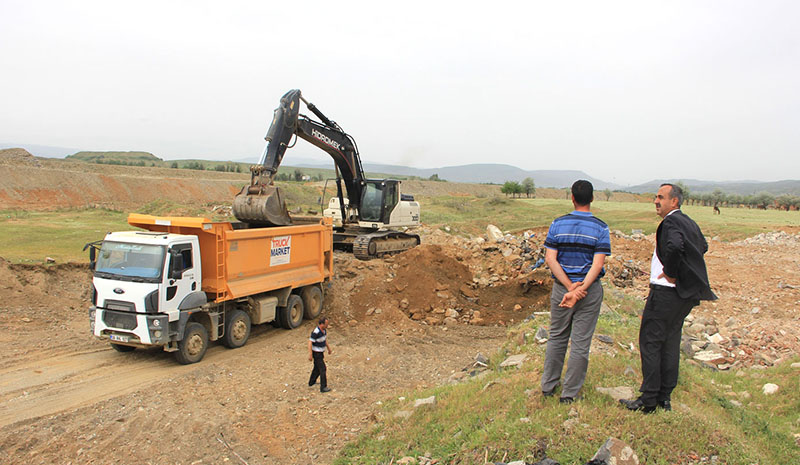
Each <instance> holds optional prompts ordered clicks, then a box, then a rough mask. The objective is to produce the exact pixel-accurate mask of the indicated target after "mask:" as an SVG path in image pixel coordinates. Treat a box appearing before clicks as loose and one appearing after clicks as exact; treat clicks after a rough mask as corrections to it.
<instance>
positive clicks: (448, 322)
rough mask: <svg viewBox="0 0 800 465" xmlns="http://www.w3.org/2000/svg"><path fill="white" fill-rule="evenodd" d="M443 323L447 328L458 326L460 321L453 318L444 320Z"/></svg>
mask: <svg viewBox="0 0 800 465" xmlns="http://www.w3.org/2000/svg"><path fill="white" fill-rule="evenodd" d="M442 323H444V324H445V325H446V326H453V325H457V324H458V320H456V319H455V318H452V317H446V318H445V319H444V320H442Z"/></svg>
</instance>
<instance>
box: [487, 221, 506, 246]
mask: <svg viewBox="0 0 800 465" xmlns="http://www.w3.org/2000/svg"><path fill="white" fill-rule="evenodd" d="M486 236H487V237H488V238H489V242H499V241H500V240H502V239H503V232H502V231H500V228H498V227H497V226H495V225H493V224H490V225H488V226H486Z"/></svg>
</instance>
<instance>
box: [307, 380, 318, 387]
mask: <svg viewBox="0 0 800 465" xmlns="http://www.w3.org/2000/svg"><path fill="white" fill-rule="evenodd" d="M315 384H317V382H316V381H314V382H313V383H308V387H311V386H314V385H315Z"/></svg>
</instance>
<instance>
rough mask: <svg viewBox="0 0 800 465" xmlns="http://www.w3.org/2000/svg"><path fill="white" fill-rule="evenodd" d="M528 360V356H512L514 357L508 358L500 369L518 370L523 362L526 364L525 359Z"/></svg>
mask: <svg viewBox="0 0 800 465" xmlns="http://www.w3.org/2000/svg"><path fill="white" fill-rule="evenodd" d="M527 358H528V355H527V354H517V355H512V356H510V357H508V358H507V359H505V360H503V363H501V364H500V368H505V367H517V368H519V367H521V366H522V362H524V361H525V359H527Z"/></svg>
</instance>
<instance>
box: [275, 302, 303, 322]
mask: <svg viewBox="0 0 800 465" xmlns="http://www.w3.org/2000/svg"><path fill="white" fill-rule="evenodd" d="M280 313H281V315H280V318H281V325H282V326H283V327H284V328H286V329H294V328H297V327H298V326H300V324H301V323H302V322H303V299H302V298H300V296H299V295H297V294H292V295H290V296H289V300H287V302H286V306H285V307H280Z"/></svg>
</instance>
